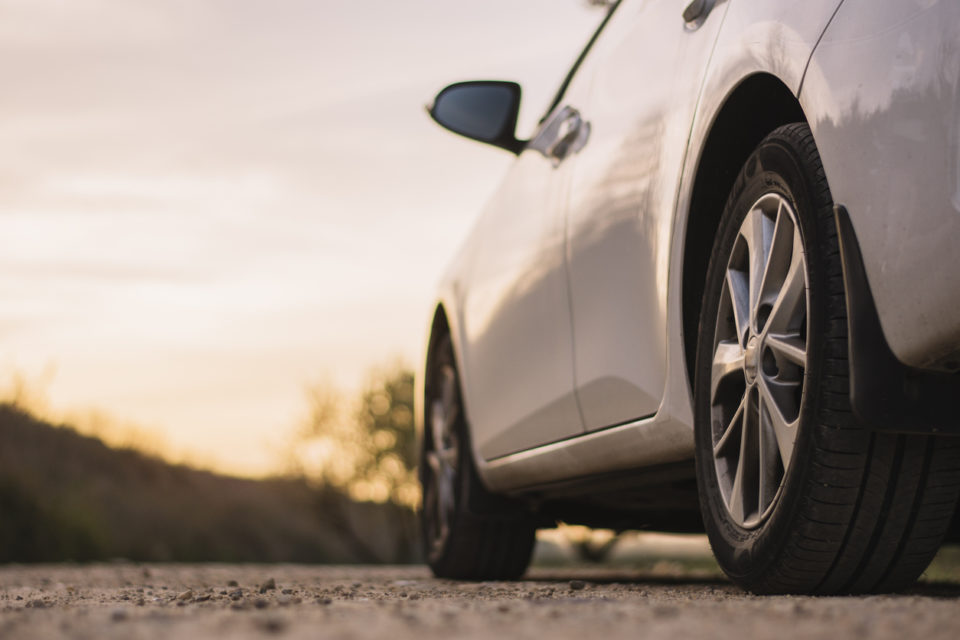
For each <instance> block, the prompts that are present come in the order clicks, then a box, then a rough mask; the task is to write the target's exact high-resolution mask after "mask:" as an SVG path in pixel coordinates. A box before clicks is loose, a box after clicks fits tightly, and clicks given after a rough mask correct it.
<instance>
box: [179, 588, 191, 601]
mask: <svg viewBox="0 0 960 640" xmlns="http://www.w3.org/2000/svg"><path fill="white" fill-rule="evenodd" d="M192 597H193V589H187V590H186V591H184V592H183V593H181V594H180V595H178V596H177V600H189V599H190V598H192Z"/></svg>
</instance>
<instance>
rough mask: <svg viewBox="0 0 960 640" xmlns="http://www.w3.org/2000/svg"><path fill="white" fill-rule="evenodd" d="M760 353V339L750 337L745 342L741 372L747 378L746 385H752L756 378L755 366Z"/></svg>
mask: <svg viewBox="0 0 960 640" xmlns="http://www.w3.org/2000/svg"><path fill="white" fill-rule="evenodd" d="M759 353H760V339H759V338H758V337H757V336H751V337H750V339H749V340H747V350H746V351H745V352H744V354H743V372H744V374H745V375H746V377H747V384H752V383H753V381H754V380H755V379H756V377H757V365H758V361H759V357H758V356H759Z"/></svg>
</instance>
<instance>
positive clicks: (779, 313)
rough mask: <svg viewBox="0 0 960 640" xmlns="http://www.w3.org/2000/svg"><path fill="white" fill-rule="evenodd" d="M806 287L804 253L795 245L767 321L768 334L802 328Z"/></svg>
mask: <svg viewBox="0 0 960 640" xmlns="http://www.w3.org/2000/svg"><path fill="white" fill-rule="evenodd" d="M806 287H807V278H806V274H805V267H804V259H803V252H802V251H801V250H800V248H799V247H798V246H797V244H794V250H793V252H792V255H791V259H790V268H789V269H788V270H787V275H786V276H785V277H784V280H783V286H782V287H781V288H780V292H779V293H778V294H777V298H776V300H775V301H774V303H773V308H772V309H771V310H770V318H769V319H768V320H767V329H766V330H767V331H768V332H777V333H784V332H789V331H791V330H794V331H795V330H796V329H798V328H799V327H800V325H801V324H802V321H803V318H804V317H805V315H806Z"/></svg>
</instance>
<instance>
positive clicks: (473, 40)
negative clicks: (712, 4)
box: [0, 0, 603, 475]
mask: <svg viewBox="0 0 960 640" xmlns="http://www.w3.org/2000/svg"><path fill="white" fill-rule="evenodd" d="M602 13H603V12H602V10H600V9H597V8H594V7H590V6H589V5H588V3H587V2H586V1H585V0H477V1H473V0H458V1H454V2H451V1H450V0H446V1H443V0H402V1H401V0H367V1H365V2H333V1H329V0H0V15H3V20H2V21H0V86H2V87H3V92H2V95H3V97H2V99H0V300H2V301H3V304H0V387H5V388H7V389H11V388H13V386H15V384H16V381H18V380H19V381H25V382H24V384H25V385H26V387H27V389H28V391H29V392H31V393H32V394H33V396H34V397H35V398H36V399H39V400H37V401H38V402H40V403H41V404H42V405H43V407H44V411H45V412H46V413H47V414H48V415H50V416H52V417H54V418H56V419H69V420H74V421H77V422H80V423H84V422H86V423H89V424H93V422H95V421H96V420H94V419H93V418H91V416H107V417H108V418H107V420H108V421H109V422H110V423H111V424H115V425H136V432H137V433H138V434H140V435H139V436H138V437H142V438H144V440H151V441H153V442H155V443H161V445H162V448H163V450H164V451H165V452H166V453H167V454H168V455H171V456H172V457H174V458H175V459H183V460H188V461H190V462H193V463H195V464H199V465H201V466H206V467H211V468H214V469H217V470H220V471H226V472H230V473H238V474H244V475H264V474H269V473H271V472H273V471H275V470H277V469H278V464H279V462H280V461H281V460H280V458H281V456H282V450H283V447H284V446H285V442H286V439H287V438H288V436H289V434H291V433H292V432H293V431H294V430H295V429H296V427H297V425H298V424H299V423H301V422H302V421H303V420H304V419H306V417H307V415H308V412H309V405H308V402H307V395H306V389H308V388H309V387H311V386H314V385H333V386H337V387H339V388H342V389H344V390H345V391H346V392H349V391H350V390H356V389H358V388H359V387H360V386H362V384H363V383H364V381H365V380H367V379H368V376H369V375H370V372H371V371H372V370H374V369H376V368H377V367H385V366H389V365H391V364H392V363H395V362H397V361H402V362H405V363H407V364H408V365H412V364H413V363H414V362H415V360H416V359H417V358H418V357H419V349H420V348H421V342H422V340H423V336H424V332H425V330H426V324H427V321H428V315H429V311H430V304H431V296H432V293H433V287H434V285H435V283H436V282H437V280H438V278H439V276H440V274H441V273H442V271H443V268H444V265H445V263H446V262H447V261H448V260H449V259H450V258H451V256H452V255H453V254H454V252H455V251H456V248H457V246H458V245H459V243H460V242H461V241H462V238H463V237H464V235H465V234H466V232H467V231H468V229H469V228H470V226H471V224H472V222H473V221H474V219H475V218H476V215H477V213H478V211H479V209H480V207H481V206H482V204H483V202H484V200H485V199H486V198H487V197H488V196H489V194H490V193H491V192H492V191H493V189H494V188H495V187H496V185H497V183H498V181H499V180H500V178H501V176H502V175H503V173H504V172H505V171H506V170H507V168H508V167H509V165H510V161H511V158H512V156H511V155H510V154H508V153H506V152H503V151H500V150H497V149H494V148H492V147H486V146H483V145H480V144H476V143H472V142H470V141H467V140H465V139H462V138H458V137H456V136H454V135H453V134H450V133H448V132H445V131H443V130H442V129H440V128H439V127H437V126H436V125H434V124H433V123H432V122H431V121H430V119H429V118H428V117H427V115H426V113H425V111H424V105H425V104H427V103H429V102H430V100H431V98H432V96H433V95H434V94H435V93H436V92H437V91H438V90H439V89H441V88H442V87H443V86H444V85H445V84H447V83H449V82H453V81H458V80H468V79H481V78H482V79H505V80H515V81H518V82H520V83H521V85H522V86H523V89H524V99H523V105H522V111H521V121H520V127H519V128H520V133H521V134H524V133H528V132H529V131H530V130H531V129H532V127H533V124H534V123H535V122H536V120H537V119H538V117H539V116H540V115H541V114H542V111H543V110H544V109H545V108H546V106H547V105H548V104H549V102H550V98H551V97H552V95H553V93H554V91H555V90H556V87H557V86H558V85H559V84H560V82H561V81H562V79H563V77H564V75H565V73H566V71H567V69H568V67H569V65H570V64H571V63H572V61H573V60H574V59H575V58H576V56H577V55H578V53H579V51H580V49H581V48H582V46H583V44H584V43H585V42H586V41H587V39H588V38H589V36H590V34H591V33H592V32H593V30H594V29H595V27H596V25H597V24H598V23H599V21H600V20H601V19H602ZM101 421H102V420H101Z"/></svg>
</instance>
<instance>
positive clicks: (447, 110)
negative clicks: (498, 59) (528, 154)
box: [430, 82, 520, 142]
mask: <svg viewBox="0 0 960 640" xmlns="http://www.w3.org/2000/svg"><path fill="white" fill-rule="evenodd" d="M519 97H520V91H519V87H518V86H517V85H516V84H514V83H512V82H464V83H461V84H454V85H450V86H449V87H447V88H446V89H444V90H443V91H441V92H440V95H438V96H437V98H436V100H435V101H434V103H433V108H432V109H431V110H430V114H431V115H432V116H433V118H434V119H435V120H436V121H437V122H438V123H440V124H441V125H443V126H444V127H446V128H448V129H450V130H452V131H455V132H456V133H459V134H461V135H465V136H467V137H470V138H474V139H476V140H481V141H483V142H495V141H497V140H500V139H501V138H503V137H504V136H510V137H511V138H512V137H513V131H512V130H508V129H512V128H513V127H514V126H515V125H516V118H517V109H518V107H519Z"/></svg>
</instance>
